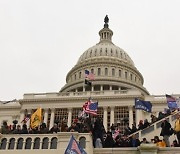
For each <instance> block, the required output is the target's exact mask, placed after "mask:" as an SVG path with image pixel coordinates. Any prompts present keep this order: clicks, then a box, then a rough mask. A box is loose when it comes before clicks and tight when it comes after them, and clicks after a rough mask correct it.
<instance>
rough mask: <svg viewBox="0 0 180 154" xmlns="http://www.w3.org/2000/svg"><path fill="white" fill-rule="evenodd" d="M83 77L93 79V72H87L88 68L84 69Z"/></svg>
mask: <svg viewBox="0 0 180 154" xmlns="http://www.w3.org/2000/svg"><path fill="white" fill-rule="evenodd" d="M85 78H88V79H89V80H94V79H95V78H94V74H93V73H91V72H89V71H88V70H85Z"/></svg>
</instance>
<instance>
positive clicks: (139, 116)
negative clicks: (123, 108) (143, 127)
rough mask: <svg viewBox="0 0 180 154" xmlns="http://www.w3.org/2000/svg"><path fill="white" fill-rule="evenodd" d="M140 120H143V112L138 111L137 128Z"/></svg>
mask: <svg viewBox="0 0 180 154" xmlns="http://www.w3.org/2000/svg"><path fill="white" fill-rule="evenodd" d="M140 120H143V117H142V110H139V109H136V126H137V125H138V124H139V121H140Z"/></svg>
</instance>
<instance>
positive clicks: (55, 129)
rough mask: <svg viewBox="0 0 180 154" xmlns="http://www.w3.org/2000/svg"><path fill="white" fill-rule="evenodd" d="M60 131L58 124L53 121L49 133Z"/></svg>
mask: <svg viewBox="0 0 180 154" xmlns="http://www.w3.org/2000/svg"><path fill="white" fill-rule="evenodd" d="M57 132H60V129H59V127H58V125H57V124H56V123H55V124H54V126H53V127H52V128H51V129H50V130H49V133H57Z"/></svg>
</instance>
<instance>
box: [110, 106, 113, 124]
mask: <svg viewBox="0 0 180 154" xmlns="http://www.w3.org/2000/svg"><path fill="white" fill-rule="evenodd" d="M112 124H114V106H111V119H110V126H111V125H112Z"/></svg>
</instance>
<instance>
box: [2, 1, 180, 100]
mask: <svg viewBox="0 0 180 154" xmlns="http://www.w3.org/2000/svg"><path fill="white" fill-rule="evenodd" d="M179 7H180V1H179V0H173V1H172V0H116V1H115V0H111V1H107V0H102V1H101V0H99V1H97V0H91V1H90V0H89V1H86V0H71V1H70V0H51V1H50V0H49V1H48V0H0V100H3V101H4V100H12V99H15V98H16V99H21V98H23V94H24V93H41V92H42V93H44V92H58V91H59V90H60V89H61V87H63V86H64V84H65V83H66V74H67V73H68V71H70V69H71V68H72V67H73V66H74V65H75V64H76V63H77V61H78V58H79V57H80V56H81V54H83V52H84V51H85V50H86V49H88V48H89V47H91V46H93V45H95V44H96V43H98V42H99V35H98V32H99V30H100V29H101V28H103V24H104V22H103V20H104V17H105V15H106V14H108V16H109V27H110V29H111V30H113V32H114V35H113V38H112V39H113V43H114V44H116V45H117V46H119V47H120V48H122V49H124V50H125V51H126V52H127V54H128V55H129V56H130V57H131V58H132V60H133V61H134V63H135V66H136V67H137V69H138V70H139V71H140V72H141V73H142V75H143V77H144V87H146V88H147V90H148V91H149V92H150V94H154V95H159V94H165V93H167V94H180V68H179V67H180V9H179Z"/></svg>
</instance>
